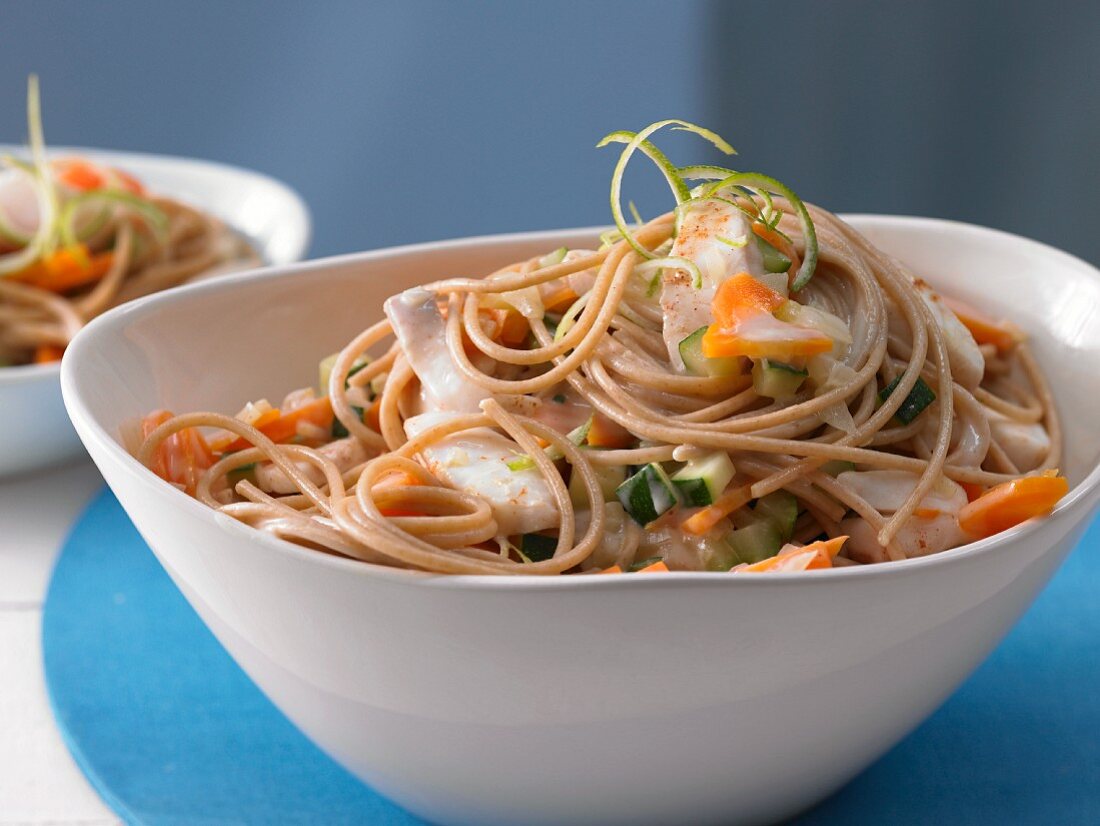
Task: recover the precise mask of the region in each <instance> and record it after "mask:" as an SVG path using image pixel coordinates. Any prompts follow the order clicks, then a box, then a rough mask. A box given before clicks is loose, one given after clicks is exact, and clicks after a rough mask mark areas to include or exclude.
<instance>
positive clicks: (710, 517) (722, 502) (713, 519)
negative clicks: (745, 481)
mask: <svg viewBox="0 0 1100 826" xmlns="http://www.w3.org/2000/svg"><path fill="white" fill-rule="evenodd" d="M751 487H752V486H751V485H742V486H740V487H736V488H730V489H729V490H727V491H726V492H725V493H723V494H722V495H721V496H719V497H718V498H717V499H716V500H715V501H714V504H713V505H708V506H707V507H705V508H703V509H702V510H698V511H696V512H695V513H693V514H692V515H691V516H689V517H688V518H687V519H685V520H684V521H683V523H682V524H681V525H680V527H681V528H683V529H684V530H685V531H687V532H688V533H690V534H695V535H696V536H702V535H703V534H705V533H707V532H708V531H710V530H711V528H713V527H714V526H715V525H717V524H718V523H719V522H721V521H722V520H723V519H725V518H726V517H727V516H729V515H730V514H731V513H733V512H734V511H735V510H737V509H738V508H740V507H742V506H743V505H747V504H748V502H749V500H750V499H752V494H751V493H750V489H751Z"/></svg>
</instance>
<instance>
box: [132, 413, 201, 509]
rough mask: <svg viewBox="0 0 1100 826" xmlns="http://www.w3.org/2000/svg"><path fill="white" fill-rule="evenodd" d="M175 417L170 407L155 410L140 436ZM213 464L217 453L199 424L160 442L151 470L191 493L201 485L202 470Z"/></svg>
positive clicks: (153, 457)
mask: <svg viewBox="0 0 1100 826" xmlns="http://www.w3.org/2000/svg"><path fill="white" fill-rule="evenodd" d="M171 418H172V414H171V413H169V412H168V411H167V410H156V411H154V412H152V413H150V414H149V415H148V416H146V417H145V418H144V419H143V420H142V422H141V436H142V438H143V439H147V438H149V434H150V433H152V432H153V431H154V430H156V429H157V428H158V427H159V426H160V425H162V424H164V423H165V422H166V421H168V420H169V419H171ZM213 464H214V454H213V452H212V451H211V450H210V446H209V445H207V443H206V439H205V438H203V435H202V433H201V432H200V431H199V429H198V428H196V427H185V428H184V429H183V430H180V431H178V432H176V433H173V434H172V435H171V436H169V437H168V438H167V439H165V440H164V441H163V442H161V443H160V444H159V445H158V446H157V449H156V451H155V452H154V453H153V456H152V463H151V465H150V469H151V470H152V471H153V473H155V474H157V476H159V477H160V478H161V479H165V480H167V481H169V482H171V483H172V484H175V485H179V486H180V487H182V488H183V489H184V490H185V491H187V493H188V494H189V495H191V496H194V495H195V491H196V489H197V488H198V484H199V477H200V476H202V473H203V471H205V470H206V469H207V468H209V467H210V466H211V465H213Z"/></svg>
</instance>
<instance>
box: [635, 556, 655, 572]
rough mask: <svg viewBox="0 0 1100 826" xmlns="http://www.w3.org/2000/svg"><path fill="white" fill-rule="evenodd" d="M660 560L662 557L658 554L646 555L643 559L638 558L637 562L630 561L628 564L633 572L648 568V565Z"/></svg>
mask: <svg viewBox="0 0 1100 826" xmlns="http://www.w3.org/2000/svg"><path fill="white" fill-rule="evenodd" d="M662 561H663V558H662V557H659V556H650V557H646V558H645V559H639V560H638V561H637V562H632V563H631V564H630V570H631V571H634V572H637V571H641V570H642V569H643V568H648V567H649V566H650V565H654V564H656V563H658V562H662Z"/></svg>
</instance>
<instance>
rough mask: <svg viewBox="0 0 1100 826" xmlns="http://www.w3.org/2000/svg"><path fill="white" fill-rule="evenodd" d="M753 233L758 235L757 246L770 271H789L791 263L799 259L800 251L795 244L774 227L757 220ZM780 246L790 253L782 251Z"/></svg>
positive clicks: (765, 265) (766, 267)
mask: <svg viewBox="0 0 1100 826" xmlns="http://www.w3.org/2000/svg"><path fill="white" fill-rule="evenodd" d="M752 232H753V235H754V236H756V246H757V248H758V249H759V250H760V254H761V255H762V256H763V258H764V269H766V270H767V271H768V272H787V271H788V270H789V269H790V268H791V264H792V263H794V262H795V261H798V253H797V252H795V250H794V244H792V243H791V242H790V241H788V240H787V239H785V238H784V237H783V236H782V235H780V234H779V232H777V231H776V230H774V229H769V228H768V227H766V226H764V225H763V224H761V223H759V222H756V223H754V224H753V225H752ZM780 247H782V248H783V249H785V250H786V251H787V253H788V254H784V253H783V252H781V251H780V249H779V248H780Z"/></svg>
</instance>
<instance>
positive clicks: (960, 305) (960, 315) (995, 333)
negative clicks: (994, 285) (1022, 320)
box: [940, 295, 1019, 353]
mask: <svg viewBox="0 0 1100 826" xmlns="http://www.w3.org/2000/svg"><path fill="white" fill-rule="evenodd" d="M940 300H941V301H942V302H943V303H944V304H946V305H947V307H948V309H950V310H951V312H953V313H954V314H955V317H956V318H957V319H958V320H959V321H961V322H962V323H963V326H964V327H966V329H968V330H969V331H970V335H972V336H974V341H976V342H977V343H978V344H992V345H993V346H994V347H996V348H997V350H999V351H1000V352H1002V353H1004V352H1007V351H1008V350H1011V349H1012V348H1013V347H1015V346H1016V344H1017V342H1018V341H1019V334H1018V333H1016V332H1015V331H1013V330H1012V329H1011V328H1009V327H1008V326H1007V325H1006V324H1004V323H1002V322H997V321H994V320H993V319H991V318H989V317H988V316H986V315H984V314H983V313H981V312H980V311H979V310H975V309H974V308H973V307H971V306H970V305H969V304H967V303H966V302H964V301H960V300H959V299H957V298H951V297H950V296H946V295H944V296H940Z"/></svg>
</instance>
